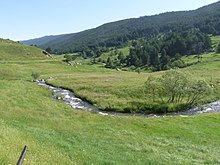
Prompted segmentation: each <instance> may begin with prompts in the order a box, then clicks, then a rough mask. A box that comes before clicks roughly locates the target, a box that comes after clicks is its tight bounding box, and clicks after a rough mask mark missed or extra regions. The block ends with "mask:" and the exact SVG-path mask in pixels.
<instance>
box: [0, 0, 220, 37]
mask: <svg viewBox="0 0 220 165" xmlns="http://www.w3.org/2000/svg"><path fill="white" fill-rule="evenodd" d="M217 1H218V0H182V1H178V0H0V38H5V39H12V40H16V41H18V40H27V39H33V38H38V37H42V36H46V35H57V34H67V33H75V32H80V31H83V30H86V29H91V28H95V27H98V26H100V25H102V24H104V23H108V22H113V21H118V20H122V19H127V18H138V17H140V16H145V15H154V14H159V13H164V12H168V11H179V10H194V9H197V8H199V7H202V6H205V5H208V4H211V3H214V2H217Z"/></svg>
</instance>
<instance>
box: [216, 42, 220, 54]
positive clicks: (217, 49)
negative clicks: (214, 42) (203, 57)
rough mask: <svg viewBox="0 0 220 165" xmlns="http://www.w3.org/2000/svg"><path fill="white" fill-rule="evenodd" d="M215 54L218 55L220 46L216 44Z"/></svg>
mask: <svg viewBox="0 0 220 165" xmlns="http://www.w3.org/2000/svg"><path fill="white" fill-rule="evenodd" d="M216 53H220V44H218V46H217V48H216Z"/></svg>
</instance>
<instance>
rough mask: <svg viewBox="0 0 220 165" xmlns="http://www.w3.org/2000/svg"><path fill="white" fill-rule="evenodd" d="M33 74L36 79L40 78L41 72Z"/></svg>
mask: <svg viewBox="0 0 220 165" xmlns="http://www.w3.org/2000/svg"><path fill="white" fill-rule="evenodd" d="M31 76H32V77H33V79H34V80H38V79H39V78H40V73H39V72H32V74H31Z"/></svg>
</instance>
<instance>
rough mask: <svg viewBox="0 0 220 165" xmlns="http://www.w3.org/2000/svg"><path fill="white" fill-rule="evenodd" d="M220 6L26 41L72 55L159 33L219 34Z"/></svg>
mask: <svg viewBox="0 0 220 165" xmlns="http://www.w3.org/2000/svg"><path fill="white" fill-rule="evenodd" d="M219 18H220V2H216V3H214V4H211V5H208V6H205V7H202V8H199V9H197V10H193V11H180V12H168V13H162V14H159V15H154V16H144V17H140V18H133V19H127V20H122V21H117V22H112V23H107V24H104V25H102V26H100V27H97V28H94V29H90V30H86V31H83V32H80V33H75V34H68V35H61V36H59V37H55V36H52V37H47V39H46V40H42V39H36V40H30V41H28V42H23V43H28V44H36V43H37V45H38V46H39V47H41V48H44V49H46V48H47V47H50V48H52V50H53V52H54V53H58V54H61V53H72V52H79V51H83V50H84V49H85V48H88V47H89V48H92V47H97V46H98V47H112V46H117V47H119V46H123V45H124V44H125V43H127V41H128V40H134V39H138V38H143V37H148V38H149V37H154V36H157V35H158V34H161V33H167V32H181V31H188V30H191V29H197V30H199V31H200V32H202V33H206V34H213V35H218V34H220V19H219Z"/></svg>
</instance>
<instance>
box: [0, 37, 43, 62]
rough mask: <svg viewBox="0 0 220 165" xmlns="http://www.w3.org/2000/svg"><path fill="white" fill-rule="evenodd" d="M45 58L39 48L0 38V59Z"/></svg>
mask: <svg viewBox="0 0 220 165" xmlns="http://www.w3.org/2000/svg"><path fill="white" fill-rule="evenodd" d="M39 58H46V56H45V54H44V53H43V52H42V50H41V49H39V48H37V47H34V46H28V45H24V44H21V43H18V42H15V41H11V40H5V39H0V60H15V59H16V60H17V59H39Z"/></svg>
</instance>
